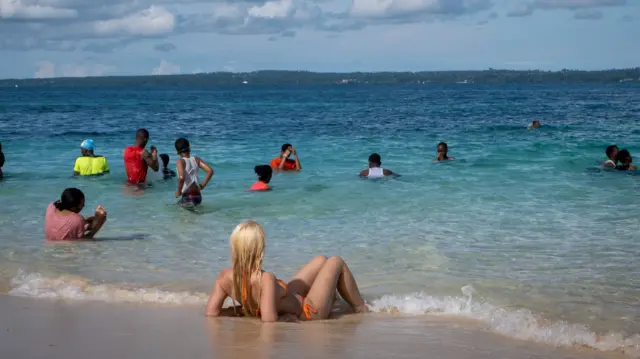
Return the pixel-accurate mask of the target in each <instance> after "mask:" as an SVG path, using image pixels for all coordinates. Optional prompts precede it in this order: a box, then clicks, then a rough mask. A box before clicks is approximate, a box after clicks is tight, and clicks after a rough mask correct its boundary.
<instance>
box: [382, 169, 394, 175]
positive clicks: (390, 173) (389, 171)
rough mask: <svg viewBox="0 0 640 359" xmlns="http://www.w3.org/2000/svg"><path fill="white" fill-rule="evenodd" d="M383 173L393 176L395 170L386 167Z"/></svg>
mask: <svg viewBox="0 0 640 359" xmlns="http://www.w3.org/2000/svg"><path fill="white" fill-rule="evenodd" d="M382 174H384V175H385V176H391V175H392V174H393V172H392V171H391V170H388V169H386V168H385V169H384V170H382Z"/></svg>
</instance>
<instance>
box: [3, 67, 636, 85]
mask: <svg viewBox="0 0 640 359" xmlns="http://www.w3.org/2000/svg"><path fill="white" fill-rule="evenodd" d="M627 82H628V83H640V67H636V68H631V69H612V70H601V71H582V70H561V71H540V70H530V71H520V70H518V71H516V70H495V69H488V70H478V71H421V72H350V73H328V72H324V73H321V72H310V71H275V70H264V71H254V72H210V73H199V74H190V75H154V76H104V77H61V78H48V79H14V80H11V79H7V80H0V87H70V86H127V87H131V86H143V87H147V86H185V87H186V86H224V85H331V84H341V85H355V84H368V85H406V84H421V85H424V84H459V85H467V84H494V85H503V84H613V83H627Z"/></svg>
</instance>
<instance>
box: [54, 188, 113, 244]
mask: <svg viewBox="0 0 640 359" xmlns="http://www.w3.org/2000/svg"><path fill="white" fill-rule="evenodd" d="M83 208H84V193H82V191H80V190H79V189H77V188H67V189H65V190H64V192H62V195H61V196H60V200H59V201H55V202H53V203H51V204H49V207H47V213H46V215H45V220H44V233H45V236H46V237H47V239H48V240H50V241H63V240H81V239H91V238H93V236H95V235H96V233H98V231H99V230H100V228H102V226H103V225H104V224H105V222H106V221H107V211H106V210H105V209H104V207H102V205H98V207H97V208H96V211H95V214H94V215H93V217H87V218H85V217H82V216H81V215H80V211H82V209H83Z"/></svg>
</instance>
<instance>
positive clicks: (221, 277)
mask: <svg viewBox="0 0 640 359" xmlns="http://www.w3.org/2000/svg"><path fill="white" fill-rule="evenodd" d="M231 276H232V269H231V268H227V269H223V270H222V271H221V272H220V274H218V278H216V281H215V283H214V285H213V291H212V292H211V295H209V300H208V301H207V308H206V309H205V315H206V316H207V317H219V316H220V314H221V313H222V305H223V304H224V300H225V299H227V297H228V296H229V293H228V291H227V290H226V289H225V287H227V285H226V284H228V283H227V282H229V281H230V278H231Z"/></svg>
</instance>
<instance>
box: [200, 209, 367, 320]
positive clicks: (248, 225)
mask: <svg viewBox="0 0 640 359" xmlns="http://www.w3.org/2000/svg"><path fill="white" fill-rule="evenodd" d="M229 242H230V245H231V264H232V266H231V268H226V269H223V270H222V271H221V272H220V274H219V275H218V277H217V278H216V281H215V283H214V287H213V291H212V292H211V295H210V296H209V300H208V302H207V307H206V309H205V314H206V315H207V316H209V317H219V316H222V315H235V316H240V315H244V316H248V317H257V318H260V319H261V320H262V321H263V322H276V321H288V322H289V321H298V320H302V321H308V320H322V319H327V318H328V317H329V316H330V315H331V312H332V310H333V304H334V301H335V298H336V295H335V293H336V290H337V291H338V293H339V294H340V296H341V297H342V298H343V299H344V300H345V301H346V302H347V303H348V304H349V305H350V306H351V308H352V310H353V311H354V312H356V313H362V312H368V311H369V309H368V308H367V305H366V304H365V302H364V299H362V296H361V295H360V291H359V290H358V285H357V284H356V280H355V278H354V277H353V273H351V270H350V269H349V267H348V266H347V264H346V263H345V262H344V260H342V258H340V257H331V258H328V259H327V257H325V256H319V257H316V258H314V259H313V260H311V261H310V262H309V263H307V264H306V265H305V266H304V267H302V269H300V271H299V272H298V273H297V274H296V275H294V276H293V278H292V279H291V281H289V283H285V282H284V281H282V280H279V279H277V278H276V276H275V274H273V273H271V272H266V271H264V270H263V269H262V265H263V263H262V262H263V259H264V251H265V249H266V248H265V247H266V235H265V232H264V229H263V228H262V226H260V225H259V224H258V223H256V222H254V221H247V222H243V223H240V224H239V225H238V226H237V227H236V228H235V229H234V230H233V232H232V233H231V238H230V240H229ZM228 297H230V298H231V299H233V300H234V301H235V302H237V303H240V306H239V307H232V308H230V309H231V310H232V312H230V311H229V310H228V309H226V310H225V309H223V308H222V306H223V304H224V302H225V299H227V298H228Z"/></svg>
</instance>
